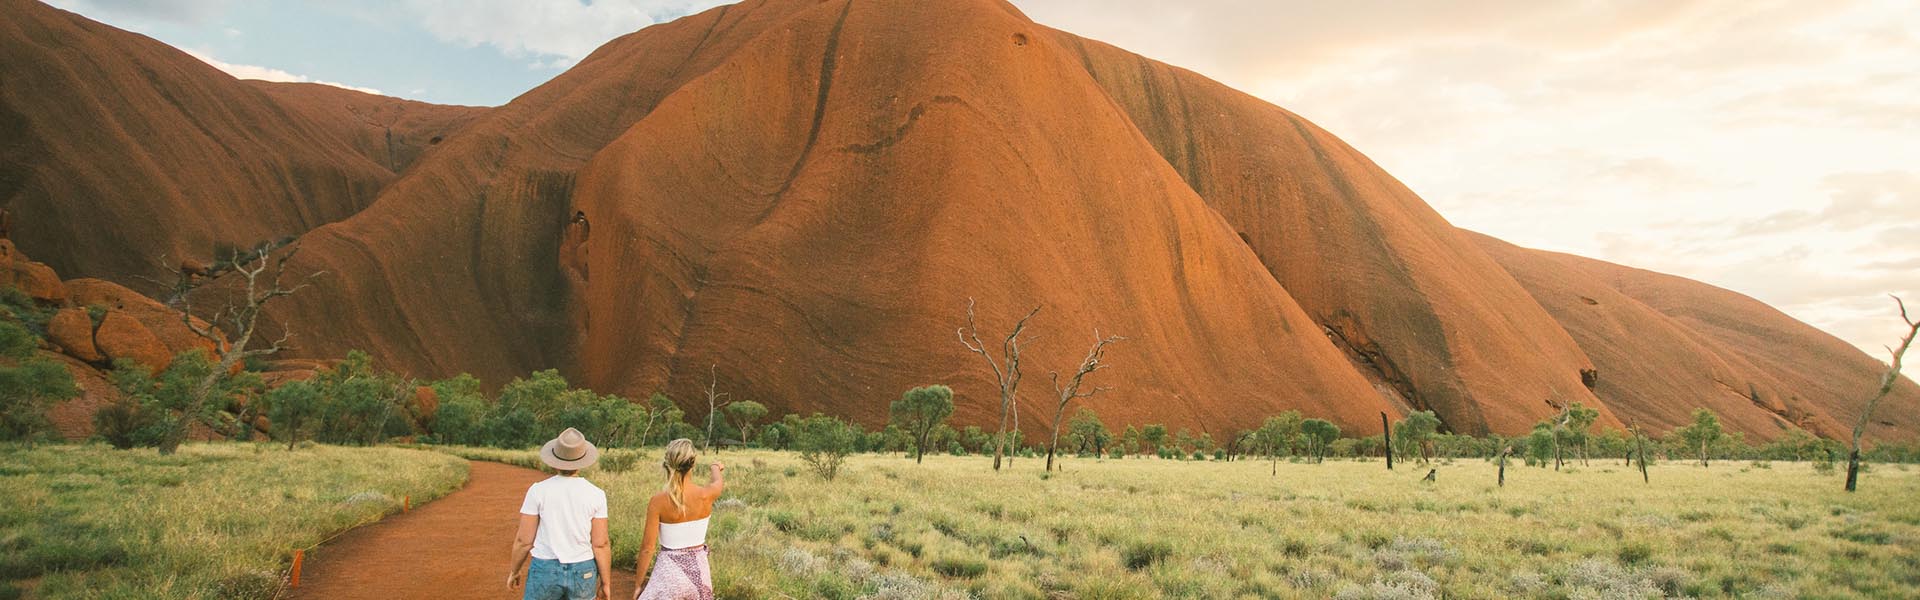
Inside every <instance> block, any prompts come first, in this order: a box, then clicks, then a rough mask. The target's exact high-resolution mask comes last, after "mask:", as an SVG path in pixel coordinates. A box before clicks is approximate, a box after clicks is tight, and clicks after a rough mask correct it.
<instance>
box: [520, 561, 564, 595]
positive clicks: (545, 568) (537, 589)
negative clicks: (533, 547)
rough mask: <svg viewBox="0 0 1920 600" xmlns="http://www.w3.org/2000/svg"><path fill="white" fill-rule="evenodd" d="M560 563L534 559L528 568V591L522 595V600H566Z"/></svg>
mask: <svg viewBox="0 0 1920 600" xmlns="http://www.w3.org/2000/svg"><path fill="white" fill-rule="evenodd" d="M563 584H564V581H562V578H561V573H560V561H557V560H545V559H539V558H536V559H533V563H532V564H530V565H528V566H527V590H526V593H524V594H521V596H520V598H521V600H564V599H565V597H566V596H565V595H564V594H565V593H566V588H564V587H562V585H563Z"/></svg>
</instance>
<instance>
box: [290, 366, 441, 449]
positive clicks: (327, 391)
mask: <svg viewBox="0 0 1920 600" xmlns="http://www.w3.org/2000/svg"><path fill="white" fill-rule="evenodd" d="M313 383H314V385H315V386H316V387H318V388H319V390H320V396H321V398H322V401H321V405H322V407H323V411H322V413H321V415H322V416H321V426H320V431H319V433H317V434H316V435H315V437H316V438H317V439H319V440H320V441H323V442H327V443H333V444H359V445H366V446H371V445H374V444H378V443H380V440H381V439H382V438H383V437H384V436H385V435H386V434H387V431H388V428H389V426H390V425H393V424H394V421H395V417H396V416H399V415H400V413H401V412H402V408H401V403H402V402H405V401H407V400H408V399H410V398H412V396H413V391H414V389H416V386H414V385H412V384H411V383H410V382H406V381H402V380H400V379H399V378H398V377H395V376H393V375H392V374H390V373H381V372H379V371H378V370H376V369H375V368H374V366H373V357H372V356H370V355H368V354H367V353H365V352H361V351H359V350H354V351H351V352H348V353H347V359H346V360H345V361H342V362H341V363H340V364H337V365H334V367H333V368H331V369H327V370H325V371H321V372H320V374H319V375H317V376H315V377H314V378H313ZM400 420H401V421H404V419H400Z"/></svg>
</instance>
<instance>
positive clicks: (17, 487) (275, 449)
mask: <svg viewBox="0 0 1920 600" xmlns="http://www.w3.org/2000/svg"><path fill="white" fill-rule="evenodd" d="M466 471H467V468H466V463H465V462H464V461H461V460H458V459H456V458H453V457H450V456H447V455H444V454H439V453H433V452H422V451H418V450H406V449H399V448H338V447H329V446H310V447H304V448H301V449H299V450H295V451H293V452H288V451H287V450H286V448H285V447H284V446H275V445H271V444H268V445H255V444H189V445H186V446H182V447H181V448H180V452H179V453H178V454H176V455H173V456H160V455H159V454H157V453H155V452H154V451H152V450H130V451H116V450H112V449H110V448H107V447H105V446H101V445H86V446H42V447H40V448H38V449H35V450H32V451H26V450H22V449H19V448H0V598H7V597H15V596H19V595H22V594H23V592H26V591H27V590H31V592H30V593H26V594H25V595H27V596H28V597H34V598H44V599H49V600H51V599H62V598H88V599H96V598H97V599H111V598H183V599H185V598H207V599H213V598H219V599H228V598H270V597H272V595H273V593H274V592H275V590H276V589H277V588H278V587H279V585H280V583H281V578H282V576H283V574H284V572H285V569H286V567H287V564H288V563H289V561H290V557H291V556H292V551H293V550H294V549H296V548H305V547H309V546H312V545H314V544H316V543H318V542H319V541H321V540H322V539H324V538H325V537H327V536H328V535H331V534H332V533H334V532H337V531H341V530H344V529H347V528H350V527H353V526H355V525H360V524H364V523H368V522H371V521H374V520H377V519H379V518H380V517H381V516H384V515H386V514H388V513H392V512H397V511H398V510H400V502H401V498H402V497H403V496H408V495H411V496H412V497H413V501H414V502H416V503H418V502H423V501H425V500H428V499H431V498H437V497H439V496H442V495H445V494H446V493H448V492H451V491H453V490H455V489H458V488H459V487H460V485H461V483H462V482H464V481H465V480H466Z"/></svg>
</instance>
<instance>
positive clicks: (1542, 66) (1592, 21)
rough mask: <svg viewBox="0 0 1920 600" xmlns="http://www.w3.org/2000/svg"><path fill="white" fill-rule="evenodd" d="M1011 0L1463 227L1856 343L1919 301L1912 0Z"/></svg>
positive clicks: (1918, 106) (1868, 342)
mask: <svg viewBox="0 0 1920 600" xmlns="http://www.w3.org/2000/svg"><path fill="white" fill-rule="evenodd" d="M1013 1H1014V2H1015V3H1016V4H1017V5H1019V7H1020V8H1021V10H1023V11H1024V12H1026V13H1027V14H1028V15H1029V16H1031V17H1033V18H1034V19H1035V20H1036V21H1039V22H1041V23H1043V24H1047V25H1051V26H1054V27H1058V28H1061V29H1065V30H1067V31H1071V32H1073V33H1077V34H1080V35H1085V36H1088V37H1092V38H1095V39H1099V40H1102V41H1105V42H1109V43H1112V44H1115V45H1118V46H1120V47H1123V48H1127V49H1129V50H1133V51H1135V52H1139V53H1141V54H1143V55H1146V56H1149V57H1152V58H1156V59H1160V60H1163V61H1166V62H1169V63H1172V64H1176V65H1180V66H1184V67H1188V68H1191V69H1193V70H1195V71H1198V72H1200V73H1202V74H1205V75H1207V76H1209V77H1213V78H1215V79H1218V80H1220V81H1221V82H1223V83H1225V84H1227V85H1230V86H1233V87H1235V88H1238V89H1241V90H1244V91H1247V92H1248V93H1251V94H1253V95H1256V96H1259V97H1261V98H1263V99H1266V100H1268V101H1271V102H1274V103H1275V104H1279V105H1281V106H1284V107H1287V108H1288V109H1290V110H1292V111H1294V112H1296V113H1298V114H1301V115H1303V116H1305V117H1307V118H1308V119H1311V120H1313V121H1315V122H1316V123H1318V124H1319V125H1321V126H1322V127H1324V128H1326V129H1327V130H1328V131H1331V132H1333V133H1334V134H1336V135H1339V136H1341V137H1342V138H1344V139H1345V140H1347V141H1348V142H1349V143H1351V144H1352V145H1353V146H1354V147H1355V148H1357V149H1359V150H1360V151H1362V152H1364V153H1366V154H1367V155H1368V156H1369V157H1371V158H1373V159H1374V161H1375V162H1377V163H1379V164H1380V165H1381V166H1382V167H1383V168H1385V169H1386V170H1387V171H1388V172H1389V173H1392V174H1393V175H1394V176H1395V177H1396V178H1398V179H1400V180H1401V181H1402V182H1405V183H1406V184H1407V185H1408V187H1410V188H1412V189H1413V190H1414V191H1415V192H1416V193H1418V194H1420V195H1421V197H1423V198H1425V199H1426V200H1427V201H1428V203H1430V204H1432V205H1433V206H1434V207H1435V208H1436V209H1438V210H1439V211H1440V212H1441V214H1443V215H1444V216H1446V218H1447V219H1448V220H1449V221H1451V222H1453V223H1455V224H1457V225H1460V226H1462V227H1465V228H1468V229H1472V230H1476V231H1481V232H1485V233H1487V234H1490V235H1494V236H1496V237H1500V238H1504V239H1507V240H1509V241H1512V242H1515V243H1518V244H1521V245H1524V246H1530V247H1536V248H1545V249H1552V250H1558V251H1564V252H1572V253H1575V254H1582V255H1586V256H1592V257H1594V258H1599V259H1602V260H1608V261H1612V262H1618V263H1623V264H1628V265H1633V266H1636V267H1642V268H1647V269H1652V270H1656V271H1662V272H1667V273H1673V274H1676V275H1681V276H1685V277H1690V278H1694V279H1698V280H1701V281H1704V282H1707V283H1711V284H1714V285H1718V286H1721V287H1726V288H1729V289H1733V290H1736V291H1739V292H1742V293H1746V294H1748V295H1751V296H1754V297H1755V298H1758V299H1760V300H1761V301H1764V302H1767V303H1770V304H1773V305H1774V306H1776V307H1779V308H1781V309H1782V310H1784V311H1786V312H1788V313H1789V314H1792V315H1794V316H1795V317H1796V318H1800V319H1802V320H1805V321H1807V322H1809V323H1812V324H1814V325H1816V326H1818V327H1822V328H1824V329H1826V330H1827V331H1830V332H1834V333H1836V334H1837V335H1840V336H1842V337H1843V338H1844V339H1847V340H1848V341H1849V342H1852V343H1854V344H1855V345H1856V346H1859V347H1862V348H1873V349H1877V348H1878V344H1879V343H1880V342H1881V341H1883V340H1879V339H1878V338H1876V337H1871V336H1866V334H1867V333H1869V332H1872V331H1875V330H1876V329H1875V323H1877V321H1874V319H1876V318H1880V317H1884V316H1885V315H1884V308H1885V307H1878V306H1877V305H1876V306H1867V305H1869V304H1873V303H1875V302H1879V301H1884V300H1885V298H1884V296H1882V295H1881V294H1882V293H1884V292H1889V291H1903V290H1906V291H1920V290H1915V289H1912V288H1913V287H1914V286H1916V285H1920V259H1915V258H1914V256H1916V255H1920V171H1914V170H1912V169H1913V166H1912V164H1911V163H1912V162H1913V161H1912V158H1913V157H1915V156H1920V103H1916V102H1914V100H1913V99H1914V98H1920V73H1917V72H1916V71H1915V70H1914V69H1913V67H1912V65H1915V64H1920V35H1917V34H1916V32H1915V31H1914V30H1913V28H1912V27H1911V23H1912V6H1911V4H1910V3H1908V2H1903V1H1901V0H1835V1H1832V2H1794V1H1791V0H1755V1H1753V2H1736V3H1726V2H1704V1H1694V0H1677V1H1666V0H1623V1H1618V2H1533V1H1527V0H1459V1H1455V2H1444V3H1438V2H1401V1H1396V0H1355V1H1352V2H1338V3H1333V2H1270V1H1267V0H1222V1H1219V2H1210V3H1181V2H1171V1H1169V0H1013ZM1863 299H1864V300H1863ZM1850 303H1853V304H1850Z"/></svg>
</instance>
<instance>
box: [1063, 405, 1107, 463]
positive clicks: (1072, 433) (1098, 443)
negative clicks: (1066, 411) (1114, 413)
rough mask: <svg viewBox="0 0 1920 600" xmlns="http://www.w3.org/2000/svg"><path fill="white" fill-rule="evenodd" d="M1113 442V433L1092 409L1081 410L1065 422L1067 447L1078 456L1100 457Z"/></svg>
mask: <svg viewBox="0 0 1920 600" xmlns="http://www.w3.org/2000/svg"><path fill="white" fill-rule="evenodd" d="M1112 441H1113V432H1111V431H1108V430H1107V424H1106V423H1105V422H1103V421H1101V420H1100V415H1099V414H1096V413H1094V412H1093V410H1092V409H1087V408H1082V409H1080V411H1079V412H1076V413H1074V414H1073V419H1071V420H1069V421H1068V422H1067V447H1068V449H1070V450H1072V451H1073V453H1074V454H1076V455H1079V456H1102V455H1105V454H1106V452H1107V446H1109V445H1111V443H1112Z"/></svg>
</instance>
